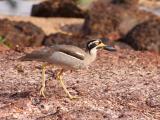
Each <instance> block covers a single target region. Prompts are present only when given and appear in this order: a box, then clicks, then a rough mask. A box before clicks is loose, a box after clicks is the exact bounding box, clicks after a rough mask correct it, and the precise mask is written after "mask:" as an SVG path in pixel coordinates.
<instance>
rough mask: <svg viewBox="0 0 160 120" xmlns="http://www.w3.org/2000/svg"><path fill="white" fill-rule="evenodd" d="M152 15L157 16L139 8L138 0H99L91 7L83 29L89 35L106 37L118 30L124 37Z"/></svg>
mask: <svg viewBox="0 0 160 120" xmlns="http://www.w3.org/2000/svg"><path fill="white" fill-rule="evenodd" d="M150 17H152V18H153V17H156V16H154V15H152V14H151V13H147V12H145V11H141V10H139V9H138V1H137V0H135V1H134V0H133V1H127V0H118V1H117V0H110V1H106V0H98V1H96V2H94V3H93V5H92V7H91V8H90V10H89V16H88V17H86V19H85V23H84V26H83V30H84V33H85V34H87V35H88V34H90V35H95V36H98V37H99V36H101V37H105V36H107V35H108V34H110V33H112V32H117V33H118V34H119V36H120V37H122V36H124V35H126V34H127V33H128V32H129V31H130V30H131V29H132V28H133V27H134V26H135V25H137V24H139V23H141V22H143V21H145V20H148V19H149V18H150Z"/></svg>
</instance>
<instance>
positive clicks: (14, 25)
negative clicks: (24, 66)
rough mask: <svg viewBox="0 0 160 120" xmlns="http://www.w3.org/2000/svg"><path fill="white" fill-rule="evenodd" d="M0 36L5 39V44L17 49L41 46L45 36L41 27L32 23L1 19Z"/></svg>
mask: <svg viewBox="0 0 160 120" xmlns="http://www.w3.org/2000/svg"><path fill="white" fill-rule="evenodd" d="M0 36H1V37H3V38H4V39H5V41H4V44H6V45H7V46H8V47H10V48H13V49H17V47H20V48H23V47H25V46H27V47H29V46H40V45H41V44H42V41H43V39H44V37H45V34H44V32H43V31H42V30H41V29H40V28H39V27H37V26H35V25H34V24H32V23H30V22H15V21H10V20H8V19H0Z"/></svg>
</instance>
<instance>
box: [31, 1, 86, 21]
mask: <svg viewBox="0 0 160 120" xmlns="http://www.w3.org/2000/svg"><path fill="white" fill-rule="evenodd" d="M85 15H86V12H85V11H83V10H82V9H80V8H79V7H78V6H77V5H76V3H75V2H74V0H49V1H44V2H41V3H39V4H37V5H33V7H32V12H31V16H36V17H73V18H84V17H85Z"/></svg>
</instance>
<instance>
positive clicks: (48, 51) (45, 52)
mask: <svg viewBox="0 0 160 120" xmlns="http://www.w3.org/2000/svg"><path fill="white" fill-rule="evenodd" d="M54 52H63V53H65V54H68V55H71V56H73V57H76V58H78V59H80V60H84V58H85V55H86V53H85V51H83V50H82V49H80V48H78V47H76V46H72V45H54V46H51V47H45V48H43V49H40V50H36V51H33V52H32V53H29V54H26V55H25V56H23V57H21V58H20V60H22V61H31V60H39V61H47V58H49V57H50V56H51V55H52V54H53V53H54Z"/></svg>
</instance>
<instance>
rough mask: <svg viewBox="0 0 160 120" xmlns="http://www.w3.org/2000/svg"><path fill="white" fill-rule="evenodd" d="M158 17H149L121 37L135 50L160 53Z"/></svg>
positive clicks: (159, 24) (159, 23)
mask: <svg viewBox="0 0 160 120" xmlns="http://www.w3.org/2000/svg"><path fill="white" fill-rule="evenodd" d="M159 38H160V19H159V18H158V19H152V18H151V19H150V20H148V21H145V22H143V23H141V24H139V25H137V26H135V27H134V28H133V29H132V30H131V31H130V32H129V33H128V34H127V35H126V37H125V38H124V39H123V41H124V42H125V43H128V44H129V45H131V46H132V47H133V48H134V49H136V50H149V51H154V52H156V53H160V39H159Z"/></svg>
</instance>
